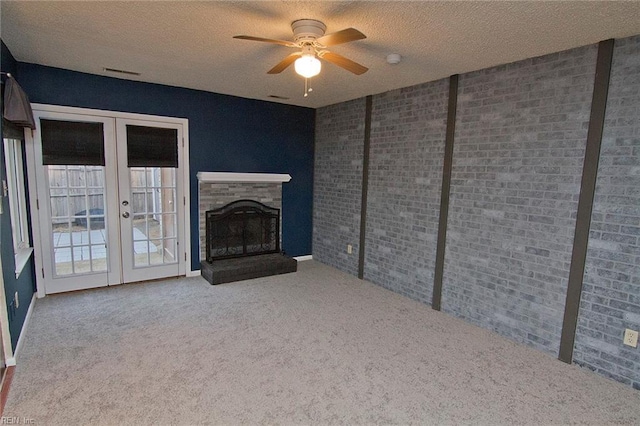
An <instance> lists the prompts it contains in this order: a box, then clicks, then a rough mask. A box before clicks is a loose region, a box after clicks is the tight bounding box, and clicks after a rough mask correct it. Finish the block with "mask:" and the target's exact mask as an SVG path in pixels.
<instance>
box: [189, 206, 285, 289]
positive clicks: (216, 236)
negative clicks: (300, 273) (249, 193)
mask: <svg viewBox="0 0 640 426" xmlns="http://www.w3.org/2000/svg"><path fill="white" fill-rule="evenodd" d="M205 228H206V238H205V242H206V248H205V254H206V259H205V260H204V261H203V262H201V267H202V269H201V270H202V275H203V277H204V278H205V279H206V280H207V281H209V282H210V283H211V284H221V283H225V282H232V281H239V280H243V279H250V278H258V277H263V276H268V275H276V274H284V273H289V272H295V271H296V270H297V262H296V260H295V259H292V258H290V257H287V256H285V255H284V253H282V252H281V251H280V210H279V209H276V208H273V207H269V206H266V205H264V204H262V203H259V202H257V201H254V200H238V201H234V202H232V203H229V204H227V205H226V206H223V207H221V208H218V209H214V210H209V211H207V212H206V213H205Z"/></svg>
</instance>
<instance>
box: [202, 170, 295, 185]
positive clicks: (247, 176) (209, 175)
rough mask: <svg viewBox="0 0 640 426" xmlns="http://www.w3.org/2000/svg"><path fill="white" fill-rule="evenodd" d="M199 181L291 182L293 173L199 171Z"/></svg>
mask: <svg viewBox="0 0 640 426" xmlns="http://www.w3.org/2000/svg"><path fill="white" fill-rule="evenodd" d="M197 176H198V182H204V183H212V182H276V183H280V182H289V181H290V180H291V175H288V174H278V173H230V172H198V174H197Z"/></svg>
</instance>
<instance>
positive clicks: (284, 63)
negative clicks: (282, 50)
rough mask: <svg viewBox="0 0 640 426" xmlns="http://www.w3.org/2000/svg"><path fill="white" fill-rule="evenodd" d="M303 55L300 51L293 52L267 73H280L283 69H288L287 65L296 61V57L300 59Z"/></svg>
mask: <svg viewBox="0 0 640 426" xmlns="http://www.w3.org/2000/svg"><path fill="white" fill-rule="evenodd" d="M300 55H301V53H300V52H296V53H292V54H291V55H289V56H287V57H286V58H284V59H283V60H281V61H280V62H279V63H278V65H276V66H275V67H273V68H271V69H270V70H269V71H267V74H279V73H281V72H282V71H284V70H285V69H287V67H288V66H289V65H291V64H292V63H294V62H295V60H296V59H298V57H299V56H300Z"/></svg>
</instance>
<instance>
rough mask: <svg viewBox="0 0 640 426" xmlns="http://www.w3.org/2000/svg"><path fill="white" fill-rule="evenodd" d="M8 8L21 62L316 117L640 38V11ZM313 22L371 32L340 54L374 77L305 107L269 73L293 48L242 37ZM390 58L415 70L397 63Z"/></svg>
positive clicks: (398, 5)
mask: <svg viewBox="0 0 640 426" xmlns="http://www.w3.org/2000/svg"><path fill="white" fill-rule="evenodd" d="M0 8H1V14H2V26H1V37H2V40H3V41H4V42H5V43H6V45H7V46H8V47H9V49H10V50H11V52H12V53H13V55H14V56H15V57H16V59H17V60H19V61H24V62H32V63H38V64H43V65H49V66H53V67H59V68H66V69H71V70H76V71H82V72H87V73H91V74H99V75H108V76H114V77H118V78H130V79H132V80H139V81H147V82H153V83H161V84H168V85H172V86H182V87H189V88H193V89H202V90H207V91H211V92H217V93H224V94H229V95H235V96H241V97H246V98H253V99H265V100H273V99H272V98H269V95H277V96H283V97H287V98H289V99H284V100H276V102H283V103H289V104H294V105H302V106H309V107H313V108H317V107H320V106H325V105H329V104H333V103H337V102H342V101H346V100H349V99H354V98H358V97H362V96H365V95H370V94H375V93H380V92H384V91H387V90H390V89H395V88H399V87H405V86H410V85H413V84H417V83H422V82H426V81H431V80H436V79H439V78H443V77H447V76H449V75H451V74H456V73H464V72H467V71H473V70H477V69H481V68H486V67H489V66H493V65H498V64H503V63H508V62H513V61H516V60H519V59H524V58H528V57H533V56H539V55H543V54H546V53H551V52H556V51H560V50H565V49H569V48H572V47H577V46H582V45H586V44H591V43H596V42H598V41H600V40H604V39H608V38H621V37H626V36H630V35H635V34H640V2H611V1H605V2H540V1H519V2H502V1H494V2H441V1H433V2H364V1H358V2H331V1H322V2H319V1H313V2H306V1H277V2H276V1H258V2H242V1H230V2H214V1H210V2H190V1H182V2H177V1H162V2H160V1H159V2H153V1H148V2H138V1H130V2H112V1H107V2H102V1H100V2H97V1H81V2H57V1H46V2H45V1H33V2H31V1H6V0H3V1H2V2H1V3H0ZM301 18H312V19H318V20H321V21H323V22H324V23H325V24H326V25H327V33H331V32H334V31H339V30H341V29H343V28H347V27H354V28H357V29H358V30H360V31H362V32H363V33H364V34H366V35H367V39H365V40H361V41H356V42H352V43H348V44H345V45H339V46H335V47H333V48H332V49H331V50H332V51H334V52H336V53H339V54H341V55H344V56H347V57H349V58H351V59H353V60H355V61H357V62H359V63H361V64H363V65H365V66H367V67H369V68H370V69H369V71H368V72H367V73H365V74H363V75H361V76H356V75H353V74H351V73H349V72H347V71H344V70H342V69H341V68H338V67H336V66H335V65H332V64H329V63H327V62H323V69H322V72H321V74H320V75H319V76H318V77H315V78H313V79H312V80H311V81H312V87H313V89H314V91H313V93H312V94H311V95H310V96H309V97H308V98H304V97H303V88H304V80H303V79H302V78H301V77H299V76H298V75H297V74H295V72H294V71H293V67H290V68H289V69H287V70H285V71H284V72H283V73H281V74H279V75H267V73H266V72H267V71H268V70H269V69H270V68H271V67H272V66H274V65H275V64H276V63H278V62H279V61H280V60H281V59H282V58H284V57H285V56H286V55H288V54H289V53H291V52H293V49H289V48H286V47H283V46H279V45H270V44H266V43H257V42H249V41H243V40H236V39H233V38H232V36H234V35H238V34H247V35H255V36H260V37H266V38H279V39H285V40H287V39H291V29H290V23H291V22H292V21H294V20H296V19H301ZM389 53H399V54H400V55H402V57H403V61H402V62H401V63H400V64H399V65H389V64H387V63H386V61H385V58H386V56H387V55H388V54H389ZM105 67H107V68H116V69H122V70H130V71H135V72H139V73H141V75H140V76H138V77H135V76H134V77H129V76H122V75H118V74H113V73H109V72H105V71H104V70H103V68H105Z"/></svg>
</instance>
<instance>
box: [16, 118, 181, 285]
mask: <svg viewBox="0 0 640 426" xmlns="http://www.w3.org/2000/svg"><path fill="white" fill-rule="evenodd" d="M34 115H35V116H36V126H37V128H36V131H35V134H34V137H33V143H32V144H31V147H30V150H29V151H28V156H30V157H31V158H29V159H28V160H29V162H28V167H30V168H31V171H30V176H33V175H34V174H35V177H36V179H35V180H36V186H37V191H36V193H37V195H36V196H37V203H36V211H35V212H34V211H32V217H33V216H37V220H36V221H34V222H35V223H34V225H36V226H37V228H38V229H35V230H34V234H35V233H37V236H38V237H39V238H38V239H39V244H34V245H36V247H35V249H36V256H38V255H40V256H41V259H42V271H37V272H38V273H40V272H41V277H40V276H39V277H38V279H39V283H38V284H39V286H40V278H42V281H43V283H44V288H45V291H46V293H47V294H49V293H58V292H64V291H72V290H80V289H86V288H92V287H101V286H107V285H115V284H121V283H126V282H134V281H143V280H151V279H157V278H164V277H171V276H178V275H184V274H185V269H186V268H185V266H186V265H185V264H186V259H185V258H186V255H185V245H184V241H183V239H184V235H185V232H184V227H185V226H184V223H185V220H184V198H183V194H182V191H183V185H182V176H183V173H182V170H181V168H182V162H183V161H182V152H181V151H182V150H181V149H180V145H181V144H180V142H181V141H182V138H183V125H182V124H180V123H176V122H175V121H171V120H168V121H167V122H162V121H149V120H140V119H129V118H117V117H100V116H91V115H81V114H72V113H66V112H60V113H58V112H51V111H37V110H36V111H34ZM31 196H33V195H31ZM31 204H32V206H33V203H31ZM34 243H36V241H34ZM38 252H40V253H38Z"/></svg>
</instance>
